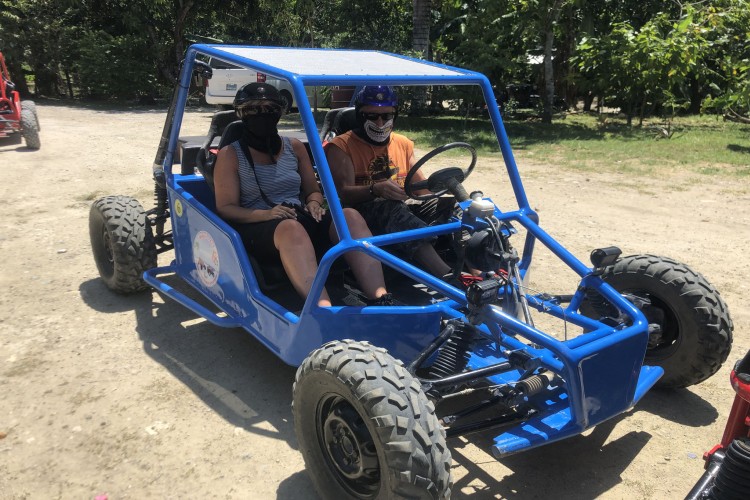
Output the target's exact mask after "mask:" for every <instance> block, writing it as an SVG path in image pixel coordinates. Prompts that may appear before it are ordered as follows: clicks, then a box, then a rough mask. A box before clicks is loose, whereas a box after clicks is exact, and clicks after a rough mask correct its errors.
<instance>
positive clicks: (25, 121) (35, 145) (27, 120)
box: [21, 108, 42, 149]
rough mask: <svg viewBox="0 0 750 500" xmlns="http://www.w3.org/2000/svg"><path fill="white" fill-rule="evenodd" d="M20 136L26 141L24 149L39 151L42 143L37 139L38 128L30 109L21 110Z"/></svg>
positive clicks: (32, 111)
mask: <svg viewBox="0 0 750 500" xmlns="http://www.w3.org/2000/svg"><path fill="white" fill-rule="evenodd" d="M21 135H22V136H23V140H24V141H26V147H27V148H29V149H39V148H40V147H42V143H41V141H40V139H39V126H38V125H37V119H36V117H35V116H34V110H32V109H30V108H21Z"/></svg>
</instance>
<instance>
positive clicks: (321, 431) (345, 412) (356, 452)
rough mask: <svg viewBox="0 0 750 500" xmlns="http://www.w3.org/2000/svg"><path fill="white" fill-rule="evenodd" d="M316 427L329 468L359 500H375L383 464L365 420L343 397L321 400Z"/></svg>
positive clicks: (331, 396)
mask: <svg viewBox="0 0 750 500" xmlns="http://www.w3.org/2000/svg"><path fill="white" fill-rule="evenodd" d="M316 424H317V425H316V427H317V430H318V438H319V441H320V445H321V449H322V450H323V455H324V457H325V460H326V462H327V465H328V468H329V469H330V470H331V471H332V472H333V473H334V475H335V476H336V479H337V480H338V481H339V483H340V484H341V485H342V486H343V487H344V488H345V489H346V490H347V491H348V492H349V493H350V494H351V495H352V496H355V497H358V498H372V497H374V496H376V495H377V493H378V490H379V489H380V462H379V460H378V454H377V449H376V447H375V442H374V441H373V439H372V435H371V434H370V431H369V430H368V429H367V425H366V424H365V421H364V419H363V418H362V417H361V416H360V414H359V413H358V412H357V410H356V409H355V408H354V407H353V406H352V405H351V403H349V401H347V400H346V399H344V398H343V397H341V396H339V395H335V394H331V395H329V396H328V397H325V398H323V399H322V400H321V402H320V404H319V406H318V412H317V415H316Z"/></svg>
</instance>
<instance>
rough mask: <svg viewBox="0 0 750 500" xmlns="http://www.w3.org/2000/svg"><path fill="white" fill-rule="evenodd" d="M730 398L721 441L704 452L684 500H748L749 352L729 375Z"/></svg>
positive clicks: (749, 427) (749, 444)
mask: <svg viewBox="0 0 750 500" xmlns="http://www.w3.org/2000/svg"><path fill="white" fill-rule="evenodd" d="M730 381H731V383H732V388H733V389H734V390H735V392H736V393H737V395H736V396H735V397H734V403H733V404H732V410H731V411H730V412H729V418H728V419H727V425H726V427H725V429H724V436H722V438H721V442H720V443H719V444H717V445H716V446H714V447H713V448H712V449H711V450H710V451H707V452H706V453H705V454H704V456H703V459H704V460H705V461H706V472H705V473H704V474H703V477H701V479H700V480H699V481H698V483H697V484H696V485H695V487H693V489H692V490H691V491H690V493H688V496H687V497H686V500H700V499H735V498H736V499H747V498H750V351H748V353H747V354H745V357H744V358H742V359H741V360H739V361H738V362H737V364H736V365H735V366H734V370H732V374H731V375H730Z"/></svg>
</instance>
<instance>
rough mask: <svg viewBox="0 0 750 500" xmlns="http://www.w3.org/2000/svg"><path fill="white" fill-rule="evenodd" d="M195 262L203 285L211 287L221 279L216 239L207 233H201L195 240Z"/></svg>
mask: <svg viewBox="0 0 750 500" xmlns="http://www.w3.org/2000/svg"><path fill="white" fill-rule="evenodd" d="M193 262H194V263H195V269H196V271H198V278H200V280H201V283H203V284H204V285H206V286H208V287H210V286H214V285H215V284H216V281H217V280H218V279H219V252H217V251H216V243H214V239H213V238H212V237H211V235H210V234H208V233H207V232H206V231H200V232H198V234H196V235H195V239H193Z"/></svg>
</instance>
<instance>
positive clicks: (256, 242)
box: [230, 213, 332, 264]
mask: <svg viewBox="0 0 750 500" xmlns="http://www.w3.org/2000/svg"><path fill="white" fill-rule="evenodd" d="M283 220H284V219H274V220H269V221H265V222H253V223H249V224H241V223H236V222H230V225H231V226H232V227H233V228H234V229H235V230H236V231H237V232H238V233H239V234H240V238H242V243H243V244H244V245H245V249H246V250H247V253H248V254H251V255H252V256H253V257H255V258H256V259H257V260H258V262H261V263H264V264H279V263H280V262H281V259H280V257H279V251H278V250H277V249H276V245H274V242H273V235H274V233H275V232H276V227H277V226H278V225H279V224H280V223H281V222H282V221H283ZM297 222H299V223H300V224H302V227H304V228H305V232H307V234H308V235H309V236H310V241H312V244H313V247H314V248H315V255H316V257H317V260H320V259H321V257H322V256H323V254H324V253H326V251H327V250H328V249H329V248H331V246H332V243H331V238H330V236H329V235H328V229H329V228H330V226H331V216H330V215H329V214H328V213H326V214H325V216H324V217H323V219H322V220H321V221H320V222H317V221H316V220H315V219H313V218H312V217H299V218H297Z"/></svg>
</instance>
